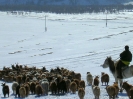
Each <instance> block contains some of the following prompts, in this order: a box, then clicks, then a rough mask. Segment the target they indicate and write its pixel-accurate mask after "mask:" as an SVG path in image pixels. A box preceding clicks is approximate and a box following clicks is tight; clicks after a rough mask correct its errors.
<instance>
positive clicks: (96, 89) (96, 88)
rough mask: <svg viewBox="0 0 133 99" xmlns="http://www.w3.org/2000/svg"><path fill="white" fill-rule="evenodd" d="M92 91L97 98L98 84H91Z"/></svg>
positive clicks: (98, 94)
mask: <svg viewBox="0 0 133 99" xmlns="http://www.w3.org/2000/svg"><path fill="white" fill-rule="evenodd" d="M92 91H93V94H94V96H95V99H99V96H100V88H99V86H95V85H92Z"/></svg>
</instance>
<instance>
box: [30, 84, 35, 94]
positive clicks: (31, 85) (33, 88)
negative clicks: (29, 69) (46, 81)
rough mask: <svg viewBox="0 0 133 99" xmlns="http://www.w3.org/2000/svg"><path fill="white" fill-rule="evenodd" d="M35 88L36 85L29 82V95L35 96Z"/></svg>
mask: <svg viewBox="0 0 133 99" xmlns="http://www.w3.org/2000/svg"><path fill="white" fill-rule="evenodd" d="M35 88H36V83H35V82H31V83H30V91H31V94H35Z"/></svg>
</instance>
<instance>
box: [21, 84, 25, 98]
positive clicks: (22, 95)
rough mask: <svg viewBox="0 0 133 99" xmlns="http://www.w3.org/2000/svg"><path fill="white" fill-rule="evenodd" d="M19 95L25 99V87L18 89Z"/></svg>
mask: <svg viewBox="0 0 133 99" xmlns="http://www.w3.org/2000/svg"><path fill="white" fill-rule="evenodd" d="M19 94H20V97H21V98H25V97H26V89H25V87H24V86H23V85H22V86H21V87H20V89H19Z"/></svg>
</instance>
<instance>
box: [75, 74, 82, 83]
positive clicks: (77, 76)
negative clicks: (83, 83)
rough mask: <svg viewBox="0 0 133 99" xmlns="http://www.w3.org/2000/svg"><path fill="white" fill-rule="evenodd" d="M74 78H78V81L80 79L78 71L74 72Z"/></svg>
mask: <svg viewBox="0 0 133 99" xmlns="http://www.w3.org/2000/svg"><path fill="white" fill-rule="evenodd" d="M74 78H75V79H78V80H79V81H80V80H81V74H80V73H75V75H74Z"/></svg>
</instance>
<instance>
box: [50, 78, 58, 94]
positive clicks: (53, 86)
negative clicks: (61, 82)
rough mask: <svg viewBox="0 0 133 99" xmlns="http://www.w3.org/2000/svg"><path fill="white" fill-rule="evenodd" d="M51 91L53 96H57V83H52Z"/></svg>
mask: <svg viewBox="0 0 133 99" xmlns="http://www.w3.org/2000/svg"><path fill="white" fill-rule="evenodd" d="M50 90H51V93H52V94H56V92H57V84H56V82H55V81H51V83H50Z"/></svg>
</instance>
